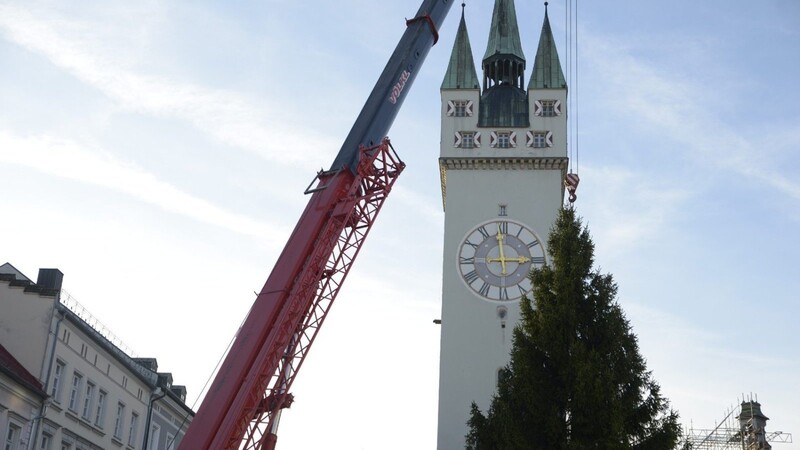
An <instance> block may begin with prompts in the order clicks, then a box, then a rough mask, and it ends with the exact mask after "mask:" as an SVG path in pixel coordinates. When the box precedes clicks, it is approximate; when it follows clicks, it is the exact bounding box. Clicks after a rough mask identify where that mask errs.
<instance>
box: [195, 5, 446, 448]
mask: <svg viewBox="0 0 800 450" xmlns="http://www.w3.org/2000/svg"><path fill="white" fill-rule="evenodd" d="M451 4H452V0H423V2H422V5H421V6H420V9H419V11H418V13H417V15H416V16H415V18H414V19H411V20H407V21H406V25H407V28H406V31H405V33H404V34H403V36H402V38H401V39H400V42H399V43H398V44H397V47H396V48H395V51H394V53H393V54H392V56H391V58H390V59H389V62H388V63H387V64H386V67H385V68H384V70H383V72H382V73H381V76H380V77H379V78H378V81H377V83H376V84H375V87H374V88H373V90H372V93H371V94H370V96H369V97H368V99H367V101H366V103H365V105H364V107H363V108H362V110H361V113H360V114H359V116H358V118H357V119H356V122H355V123H354V124H353V128H352V129H351V130H350V133H349V134H348V136H347V138H346V139H345V142H344V144H343V145H342V148H341V149H340V151H339V153H338V155H337V157H336V159H335V160H334V163H333V165H332V166H331V169H329V170H327V171H322V172H319V173H318V174H317V176H316V178H315V179H314V181H312V183H311V186H314V187H313V188H311V186H309V189H307V190H306V193H307V194H311V198H310V199H309V202H308V205H307V206H306V209H305V210H304V211H303V214H302V215H301V216H300V220H299V221H298V223H297V225H296V226H295V229H294V231H293V232H292V234H291V236H290V237H289V240H288V241H287V243H286V246H285V247H284V249H283V251H282V252H281V255H280V256H279V258H278V260H277V262H276V263H275V267H274V268H273V269H272V273H271V274H270V276H269V278H268V279H267V281H266V283H265V284H264V287H263V288H262V289H261V292H260V293H259V294H258V297H257V298H256V300H255V302H254V304H253V306H252V307H251V309H250V312H249V313H248V316H247V318H246V320H245V322H244V324H243V325H242V328H241V329H240V330H239V333H238V334H237V336H236V339H235V341H234V343H233V345H232V346H231V349H230V351H229V352H228V355H227V356H226V357H225V360H224V362H223V364H222V365H221V367H220V370H219V372H218V373H217V375H216V377H215V379H214V382H213V383H212V385H211V387H210V388H209V391H208V393H207V394H206V396H205V398H204V399H203V403H202V404H201V405H200V408H199V410H198V412H197V415H196V416H195V418H194V420H193V421H192V424H191V426H190V427H189V429H188V430H187V433H186V435H185V436H184V438H183V440H182V441H181V444H180V449H181V450H200V449H214V450H216V449H238V448H245V449H272V448H274V447H275V443H276V441H277V427H278V422H279V420H280V414H281V411H282V409H283V408H287V407H288V406H289V405H290V404H291V403H292V400H293V397H292V395H291V394H290V393H289V389H290V388H291V385H292V382H293V381H294V378H295V375H296V374H297V371H298V370H299V369H300V366H301V365H302V363H303V359H304V358H305V356H306V354H307V352H308V350H309V348H310V347H311V344H312V343H313V342H314V339H315V337H316V336H317V333H318V331H319V328H320V326H321V325H322V323H323V322H324V320H325V316H326V314H327V312H328V310H329V309H330V307H331V305H332V304H333V301H334V300H335V298H336V295H337V294H338V292H339V289H340V288H341V286H342V283H343V282H344V279H345V278H346V277H347V273H348V271H349V270H350V268H351V267H352V264H353V261H354V260H355V257H356V256H357V255H358V252H359V250H360V249H361V245H362V244H363V243H364V239H365V238H366V236H367V234H368V233H369V230H370V228H371V227H372V224H373V223H374V221H375V218H376V216H377V214H378V212H379V211H380V209H381V206H382V205H383V202H384V201H385V200H386V197H387V196H388V195H389V192H390V191H391V189H392V185H393V184H394V182H395V180H396V179H397V176H398V175H399V174H400V172H402V170H403V168H404V167H405V165H404V164H403V162H402V161H400V159H399V158H398V157H397V155H396V153H395V152H394V149H393V148H392V147H391V144H390V143H389V140H388V139H387V138H386V137H385V136H386V134H387V132H388V130H389V128H390V126H391V124H392V122H393V121H394V118H395V116H396V115H397V112H398V110H399V109H400V106H401V105H402V102H403V100H404V99H405V96H406V94H407V92H408V88H409V87H410V86H411V84H412V83H413V81H414V79H415V77H416V75H417V72H418V69H419V66H421V64H422V62H423V61H424V59H425V57H426V55H427V53H428V50H430V48H431V46H432V45H433V44H435V42H436V40H437V39H438V33H437V29H438V27H439V26H440V25H441V23H442V22H443V21H444V18H445V16H446V15H447V12H448V11H449V9H450V6H451ZM315 183H316V185H314V184H315Z"/></svg>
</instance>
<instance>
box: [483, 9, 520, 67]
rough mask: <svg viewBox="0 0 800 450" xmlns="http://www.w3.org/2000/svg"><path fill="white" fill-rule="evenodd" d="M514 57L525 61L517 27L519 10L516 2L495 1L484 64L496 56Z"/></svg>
mask: <svg viewBox="0 0 800 450" xmlns="http://www.w3.org/2000/svg"><path fill="white" fill-rule="evenodd" d="M498 54H501V55H513V56H516V57H517V58H519V59H520V60H522V61H525V54H524V53H522V43H520V40H519V27H518V26H517V10H516V8H515V7H514V0H495V2H494V12H493V13H492V27H491V29H490V30H489V44H488V45H487V46H486V54H485V55H483V60H484V63H485V62H486V60H487V59H488V58H490V57H492V56H494V55H498Z"/></svg>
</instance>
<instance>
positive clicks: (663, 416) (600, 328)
mask: <svg viewBox="0 0 800 450" xmlns="http://www.w3.org/2000/svg"><path fill="white" fill-rule="evenodd" d="M548 250H549V254H550V256H551V261H550V264H549V265H545V266H543V267H542V268H541V269H538V270H534V271H533V272H532V273H531V278H532V280H533V284H534V289H533V293H532V294H533V301H532V302H531V301H530V300H529V299H527V298H524V299H523V300H522V301H521V303H520V307H521V312H522V317H521V321H520V323H519V324H518V325H517V327H516V328H515V329H514V341H513V348H512V351H511V361H510V362H509V364H508V366H506V368H505V369H504V370H502V371H501V376H500V379H499V381H498V388H497V392H496V394H495V396H494V397H493V399H492V403H491V406H490V408H489V410H488V411H487V413H486V415H484V414H482V413H481V411H480V410H479V409H478V407H477V406H476V405H475V404H474V403H473V404H472V411H471V418H470V420H469V422H468V425H469V434H468V435H467V448H468V449H470V450H512V449H520V450H522V449H525V450H529V449H592V448H598V449H654V450H658V449H671V448H675V447H676V446H677V441H678V439H679V437H680V427H679V425H678V415H677V413H675V412H674V411H672V410H671V409H670V408H669V404H668V401H667V399H666V398H664V397H662V396H661V394H660V388H659V385H658V384H657V383H656V381H655V380H654V379H653V378H652V375H651V373H650V372H649V371H647V368H646V364H645V360H644V358H643V357H642V356H641V354H640V353H639V346H638V344H637V338H636V335H635V334H633V332H632V330H631V326H630V324H629V322H628V320H627V318H626V317H625V314H624V313H623V311H622V309H621V308H620V306H619V304H618V303H617V302H616V300H615V298H616V294H617V286H616V284H615V283H614V280H613V278H612V276H611V275H610V274H601V273H599V272H598V271H596V270H593V264H594V244H593V243H592V240H591V237H590V236H589V231H588V229H587V228H586V227H584V226H582V224H581V221H580V219H579V218H577V217H576V215H575V211H574V209H572V208H565V209H562V210H561V211H560V213H559V216H558V219H557V220H556V223H555V225H554V227H553V230H552V231H551V234H550V237H549V239H548Z"/></svg>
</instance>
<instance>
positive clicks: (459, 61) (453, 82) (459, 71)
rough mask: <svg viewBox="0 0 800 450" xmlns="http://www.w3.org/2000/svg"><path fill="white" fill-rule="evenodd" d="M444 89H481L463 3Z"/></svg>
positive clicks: (443, 84) (443, 82)
mask: <svg viewBox="0 0 800 450" xmlns="http://www.w3.org/2000/svg"><path fill="white" fill-rule="evenodd" d="M442 89H480V81H479V80H478V74H477V73H476V72H475V61H474V60H473V59H472V46H471V45H470V44H469V34H468V33H467V23H466V21H464V4H463V3H462V4H461V23H459V24H458V32H456V41H455V43H454V44H453V52H452V53H451V54H450V64H449V65H448V66H447V73H445V75H444V81H442Z"/></svg>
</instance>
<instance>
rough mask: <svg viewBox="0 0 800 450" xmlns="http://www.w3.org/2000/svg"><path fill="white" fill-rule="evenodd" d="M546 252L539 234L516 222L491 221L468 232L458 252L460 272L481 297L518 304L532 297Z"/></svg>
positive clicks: (462, 277)
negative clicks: (537, 270)
mask: <svg viewBox="0 0 800 450" xmlns="http://www.w3.org/2000/svg"><path fill="white" fill-rule="evenodd" d="M545 255H546V252H545V249H544V247H543V245H542V242H541V240H540V239H539V237H538V236H537V235H536V233H535V232H534V231H533V230H531V229H530V228H529V227H527V226H526V225H524V224H522V223H519V222H516V221H512V220H502V219H496V220H489V221H487V222H484V223H482V224H479V225H478V226H477V227H475V228H474V229H472V230H471V231H469V232H468V233H467V235H466V236H465V237H464V239H463V240H462V242H461V244H460V246H459V249H458V261H457V266H458V272H459V275H460V278H461V280H462V281H463V282H464V284H465V285H466V286H467V288H468V289H469V290H470V291H471V292H472V293H473V294H475V295H476V296H478V297H479V298H482V299H484V300H491V301H499V302H506V301H516V300H519V299H520V298H521V297H522V296H523V295H526V294H528V293H529V292H530V291H531V289H532V288H533V286H531V282H530V278H529V276H528V275H529V274H530V271H531V269H532V268H534V267H541V266H542V265H543V264H544V263H545V261H546V256H545Z"/></svg>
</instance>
